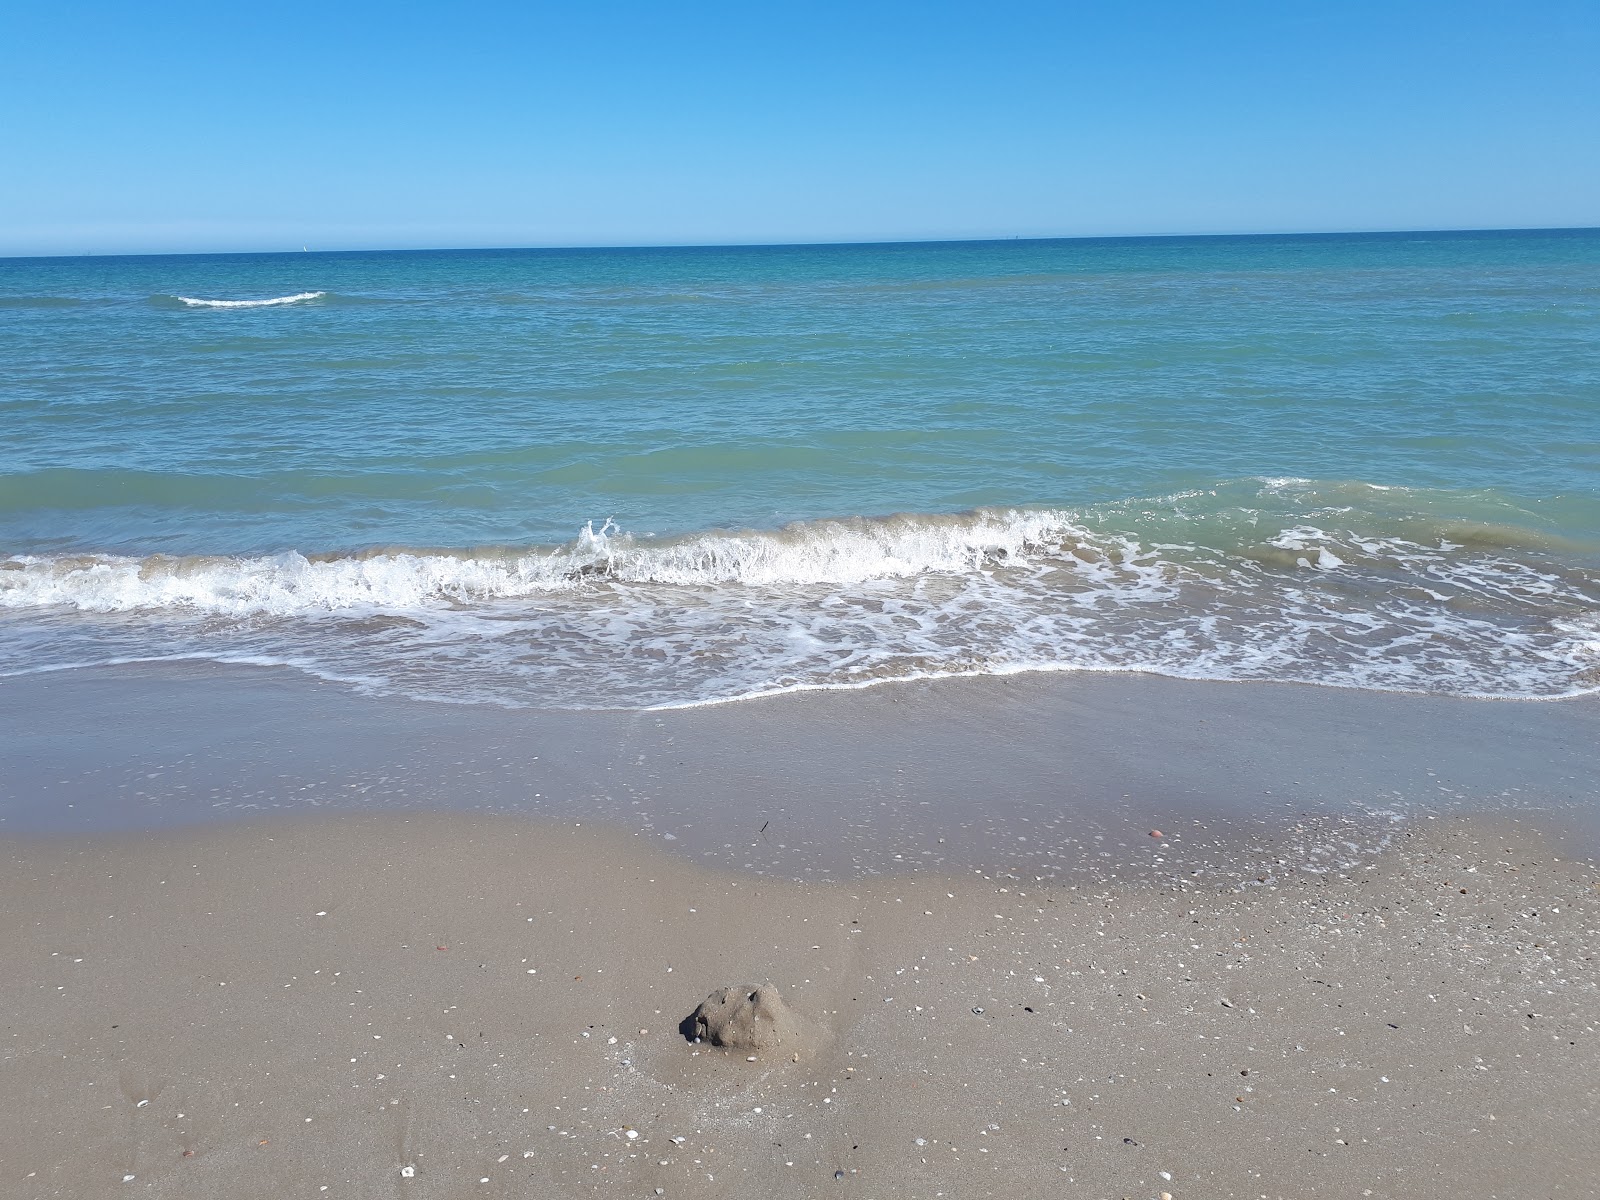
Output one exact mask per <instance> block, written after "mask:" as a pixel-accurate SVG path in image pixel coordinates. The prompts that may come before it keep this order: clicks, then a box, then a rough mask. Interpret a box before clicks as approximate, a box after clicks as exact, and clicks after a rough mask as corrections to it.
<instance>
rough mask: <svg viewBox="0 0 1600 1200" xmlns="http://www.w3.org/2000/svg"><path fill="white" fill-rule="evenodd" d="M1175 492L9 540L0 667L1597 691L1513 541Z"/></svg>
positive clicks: (1485, 692) (625, 697)
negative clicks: (1077, 678)
mask: <svg viewBox="0 0 1600 1200" xmlns="http://www.w3.org/2000/svg"><path fill="white" fill-rule="evenodd" d="M1175 503H1176V507H1174V506H1173V505H1172V504H1168V505H1166V506H1165V507H1163V506H1162V504H1159V503H1156V502H1138V503H1133V502H1129V503H1125V504H1121V505H1114V506H1106V507H1104V508H1102V509H1100V510H1090V511H1086V512H1082V513H1069V512H1064V511H1045V510H1025V509H1016V510H982V511H978V512H972V513H965V514H959V515H952V516H925V515H903V516H894V517H884V518H876V519H866V518H851V519H847V520H826V521H812V522H804V523H800V524H796V525H792V526H788V527H786V528H783V529H777V530H768V531H745V532H726V531H717V532H706V533H701V534H697V535H693V536H686V537H677V538H636V537H632V536H629V535H628V534H627V533H625V532H623V531H621V530H618V529H617V528H616V527H615V526H613V525H611V524H610V523H609V522H608V523H606V524H604V525H602V526H601V527H600V528H598V529H596V528H594V527H593V526H589V527H586V528H585V529H584V530H583V531H582V532H581V534H580V535H579V536H578V537H577V538H576V539H574V540H573V541H571V542H569V543H567V544H565V545H561V546H545V547H533V548H523V549H485V550H476V551H426V550H411V549H399V550H381V551H370V552H366V553H361V554H346V555H311V556H308V555H304V554H300V553H285V554H281V555H272V556H253V557H242V556H241V557H222V556H198V557H192V558H178V557H161V556H158V557H150V558H143V559H139V558H118V557H111V556H81V557H67V556H58V557H25V556H18V557H14V558H12V559H10V560H6V561H0V609H6V610H8V617H7V620H5V621H3V622H0V673H7V672H12V673H14V672H16V671H21V670H28V671H32V670H41V669H53V668H54V667H57V666H61V667H65V666H72V665H84V664H88V663H95V662H103V663H111V662H121V661H150V660H157V659H161V660H165V659H173V660H177V659H185V658H195V657H211V658H218V659H225V660H227V661H246V660H254V661H261V662H268V661H273V662H284V663H292V664H294V665H295V666H296V667H297V668H298V669H301V670H306V671H309V672H311V673H313V674H319V675H322V676H324V677H326V678H334V677H339V678H346V679H358V680H360V681H361V682H360V684H359V686H361V687H364V688H366V689H368V690H374V691H388V692H398V693H402V694H407V695H412V696H419V697H427V698H430V699H440V700H456V701H487V702H493V703H498V704H512V705H533V706H542V707H562V708H650V707H672V706H681V705H686V704H700V703H711V702H718V701H723V700H732V699H739V698H743V697H750V696H759V695H768V694H772V693H774V692H783V691H794V690H804V689H815V688H855V687H865V686H869V685H871V684H875V683H882V682H887V681H890V680H897V679H898V680H904V679H919V678H934V677H943V676H953V675H1006V674H1013V673H1017V672H1022V671H1066V670H1093V671H1148V672H1154V673H1159V674H1164V675H1172V676H1178V677H1183V678H1193V679H1237V680H1245V679H1260V680H1277V681H1286V682H1288V681H1293V682H1303V683H1318V684H1331V685H1338V686H1345V687H1358V688H1374V689H1385V690H1399V691H1418V692H1440V693H1449V694H1455V695H1469V696H1497V697H1526V698H1555V697H1560V696H1569V695H1576V694H1580V693H1585V692H1591V691H1595V690H1597V688H1600V578H1597V577H1596V576H1595V575H1594V574H1593V573H1591V572H1590V571H1589V570H1587V569H1586V568H1584V567H1581V566H1577V565H1574V563H1573V562H1572V561H1571V560H1569V559H1563V558H1562V557H1560V556H1559V555H1556V554H1555V553H1553V552H1552V551H1549V550H1547V549H1544V548H1540V547H1537V546H1534V547H1529V546H1527V545H1524V544H1522V542H1523V541H1525V540H1526V539H1516V538H1507V537H1505V536H1502V535H1501V534H1499V533H1496V532H1495V531H1494V530H1493V529H1492V528H1485V529H1484V530H1480V531H1479V532H1480V533H1481V534H1482V535H1483V536H1473V537H1466V536H1461V537H1449V536H1445V535H1444V533H1443V532H1441V531H1442V530H1443V529H1445V528H1446V526H1441V525H1431V526H1430V525H1428V524H1426V523H1424V522H1420V521H1418V520H1417V519H1415V518H1413V517H1411V516H1406V517H1404V518H1403V519H1401V520H1398V521H1397V522H1393V523H1387V524H1386V523H1383V522H1377V523H1374V522H1373V521H1370V520H1368V521H1365V522H1363V521H1357V520H1355V519H1354V518H1353V517H1351V516H1350V514H1349V510H1348V509H1340V508H1329V509H1324V510H1321V511H1320V512H1319V513H1318V514H1317V517H1318V519H1317V521H1316V522H1315V523H1313V522H1312V521H1310V520H1308V519H1306V518H1307V515H1308V514H1307V513H1306V512H1305V511H1303V510H1297V511H1295V512H1294V514H1293V516H1294V519H1292V520H1289V519H1280V520H1276V521H1274V520H1271V519H1269V518H1268V517H1267V516H1265V515H1263V514H1262V513H1261V512H1260V511H1257V510H1249V511H1244V510H1238V509H1231V508H1230V509H1225V510H1220V511H1218V512H1215V513H1212V514H1211V515H1202V516H1198V517H1196V516H1194V515H1192V514H1191V515H1186V513H1187V511H1188V510H1187V508H1186V507H1185V506H1188V505H1189V504H1190V503H1191V500H1190V499H1186V498H1181V497H1180V498H1178V499H1177V501H1176V502H1175ZM1341 521H1343V522H1345V523H1344V524H1340V523H1339V522H1341ZM1448 529H1449V530H1450V531H1451V533H1456V532H1458V529H1459V526H1458V524H1455V523H1453V524H1451V525H1449V526H1448ZM1399 530H1403V531H1404V532H1403V533H1402V532H1397V531H1399Z"/></svg>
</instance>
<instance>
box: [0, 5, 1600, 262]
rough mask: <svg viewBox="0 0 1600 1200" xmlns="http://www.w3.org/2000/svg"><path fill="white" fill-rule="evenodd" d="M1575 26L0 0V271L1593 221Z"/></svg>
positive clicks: (1125, 14) (912, 9) (1565, 21)
mask: <svg viewBox="0 0 1600 1200" xmlns="http://www.w3.org/2000/svg"><path fill="white" fill-rule="evenodd" d="M1596 61H1600V9H1597V8H1596V7H1595V6H1594V5H1593V4H1592V3H1587V2H1576V0H1572V2H1568V0H1560V2H1550V0H1545V2H1539V3H1531V4H1523V5H1517V6H1513V5H1511V4H1509V3H1488V2H1482V0H1467V2H1465V3H1457V4H1444V3H1405V2H1402V3H1384V4H1376V3H1352V4H1344V5H1337V6H1336V5H1331V4H1324V5H1309V4H1299V5H1286V4H1267V3H1240V4H1227V5H1223V4H1188V3H1178V2H1167V3H1161V2H1144V3H1131V4H1126V5H1119V6H1109V5H1089V4H1068V3H1061V4H1046V3H1002V4H997V5H986V6H983V7H982V8H981V9H980V7H979V6H977V5H970V4H967V5H961V4H949V3H943V4H941V3H929V4H919V5H912V4H905V3H883V4H857V5H846V4H839V3H822V4H814V5H809V6H805V7H804V8H801V7H799V6H789V7H784V8H777V7H770V8H766V9H760V8H756V7H747V6H743V5H732V4H720V3H719V4H697V5H694V6H693V7H692V9H690V10H687V11H684V10H676V9H669V8H668V7H667V6H662V5H649V4H643V3H626V2H619V0H610V2H600V3H593V4H587V5H583V6H578V5H571V4H567V5H552V4H510V3H496V2H486V3H479V4H469V5H462V6H451V7H449V8H446V7H445V6H442V5H440V6H422V5H399V6H396V5H392V4H382V5H380V4H375V3H367V2H364V0H361V2H352V3H341V4H325V3H324V4H307V3H298V2H289V3H280V4H275V5H270V6H260V5H251V6H221V5H216V4H212V3H206V4H197V3H196V4H189V3H184V4H174V3H160V4H155V5H151V6H129V5H123V4H110V3H68V4H46V3H40V2H38V0H23V2H13V3H12V4H10V5H7V6H6V7H5V10H4V11H3V12H0V104H3V106H4V111H5V112H6V114H7V119H6V120H5V121H4V122H3V123H0V164H3V165H0V178H3V180H4V186H0V254H81V253H119V252H133V253H140V252H167V251H226V250H291V249H292V250H298V249H299V248H300V247H301V246H302V245H305V246H309V247H310V248H311V249H314V250H316V249H321V250H332V249H347V248H366V247H394V248H405V247H424V246H431V247H449V246H505V245H616V244H674V243H722V244H725V243H737V242H791V241H851V240H880V239H881V240H890V239H902V238H904V239H916V238H982V237H1010V236H1024V237H1041V236H1042V237H1050V236H1094V235H1119V234H1149V233H1248V232H1288V231H1329V230H1362V229H1419V228H1425V229H1447V228H1473V227H1477V228H1485V227H1487V228H1508V227H1530V226H1581V225H1595V224H1600V155H1596V154H1595V153H1594V146H1595V136H1596V130H1597V129H1600V72H1596V71H1595V70H1594V69H1593V64H1594V63H1595V62H1596Z"/></svg>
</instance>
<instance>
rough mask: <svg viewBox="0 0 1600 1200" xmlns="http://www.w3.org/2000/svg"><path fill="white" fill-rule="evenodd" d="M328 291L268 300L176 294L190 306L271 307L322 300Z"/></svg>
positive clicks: (296, 294)
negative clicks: (204, 297) (202, 298)
mask: <svg viewBox="0 0 1600 1200" xmlns="http://www.w3.org/2000/svg"><path fill="white" fill-rule="evenodd" d="M327 294H328V293H327V292H296V293H295V294H294V295H292V296H273V297H272V298H271V299H268V300H200V299H197V298H196V297H194V296H176V297H174V299H176V300H181V301H182V302H183V303H184V304H187V305H188V306H189V307H190V308H271V307H273V306H274V305H277V304H299V303H300V302H301V301H303V300H320V299H322V298H323V297H324V296H326V295H327Z"/></svg>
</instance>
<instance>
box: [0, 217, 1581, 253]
mask: <svg viewBox="0 0 1600 1200" xmlns="http://www.w3.org/2000/svg"><path fill="white" fill-rule="evenodd" d="M1596 232H1600V225H1527V226H1477V225H1466V226H1455V227H1448V228H1428V227H1416V228H1404V229H1320V230H1272V231H1253V232H1249V233H1173V232H1166V233H1105V234H1039V235H1034V234H1029V235H1023V234H1010V235H1001V236H990V237H903V238H846V239H829V240H818V241H748V242H737V241H736V242H592V243H582V242H568V243H547V244H543V245H537V244H502V245H480V246H349V247H342V248H338V249H319V250H311V249H309V248H307V247H305V246H304V245H303V244H302V248H301V249H299V250H143V251H103V252H102V251H92V250H91V251H84V252H83V253H79V254H59V253H57V254H4V255H0V262H13V261H36V260H44V259H76V258H221V257H268V256H275V255H284V256H292V255H298V254H475V253H484V252H496V253H516V252H536V251H607V250H611V251H615V250H789V249H796V250H798V249H831V248H841V247H847V246H857V247H867V246H937V245H949V246H959V245H985V244H994V243H1003V242H1132V241H1160V240H1179V239H1201V238H1206V239H1210V238H1214V239H1218V240H1229V239H1231V240H1239V239H1248V238H1324V237H1405V236H1417V235H1440V234H1524V233H1525V234H1541V233H1544V234H1551V233H1596Z"/></svg>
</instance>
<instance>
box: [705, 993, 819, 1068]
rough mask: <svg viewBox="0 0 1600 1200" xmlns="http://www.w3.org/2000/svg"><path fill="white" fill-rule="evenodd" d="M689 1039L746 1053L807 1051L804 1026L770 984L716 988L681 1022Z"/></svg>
mask: <svg viewBox="0 0 1600 1200" xmlns="http://www.w3.org/2000/svg"><path fill="white" fill-rule="evenodd" d="M684 1027H685V1028H684V1032H685V1033H687V1034H688V1035H689V1036H690V1037H694V1038H698V1039H700V1040H701V1041H703V1042H710V1043H711V1044H712V1045H713V1046H723V1047H726V1048H727V1049H729V1050H739V1051H743V1052H744V1053H746V1054H761V1053H765V1052H773V1051H779V1050H781V1051H784V1052H794V1053H798V1052H800V1051H802V1050H804V1049H806V1048H807V1041H808V1039H807V1037H806V1029H805V1023H804V1022H803V1021H802V1020H801V1019H800V1017H799V1016H797V1015H796V1013H795V1011H794V1010H793V1009H792V1008H790V1007H789V1006H788V1005H787V1004H785V1003H784V1000H783V997H782V996H780V995H779V994H778V989H777V988H775V987H773V986H772V985H771V984H770V983H764V984H761V985H759V986H757V985H754V984H738V985H736V986H734V987H725V988H718V989H717V990H716V991H714V992H712V993H711V995H709V996H707V997H706V998H705V1000H704V1001H702V1002H701V1004H700V1007H699V1008H697V1009H695V1010H694V1012H693V1013H692V1014H691V1015H690V1017H689V1019H688V1020H687V1021H685V1022H684Z"/></svg>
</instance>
